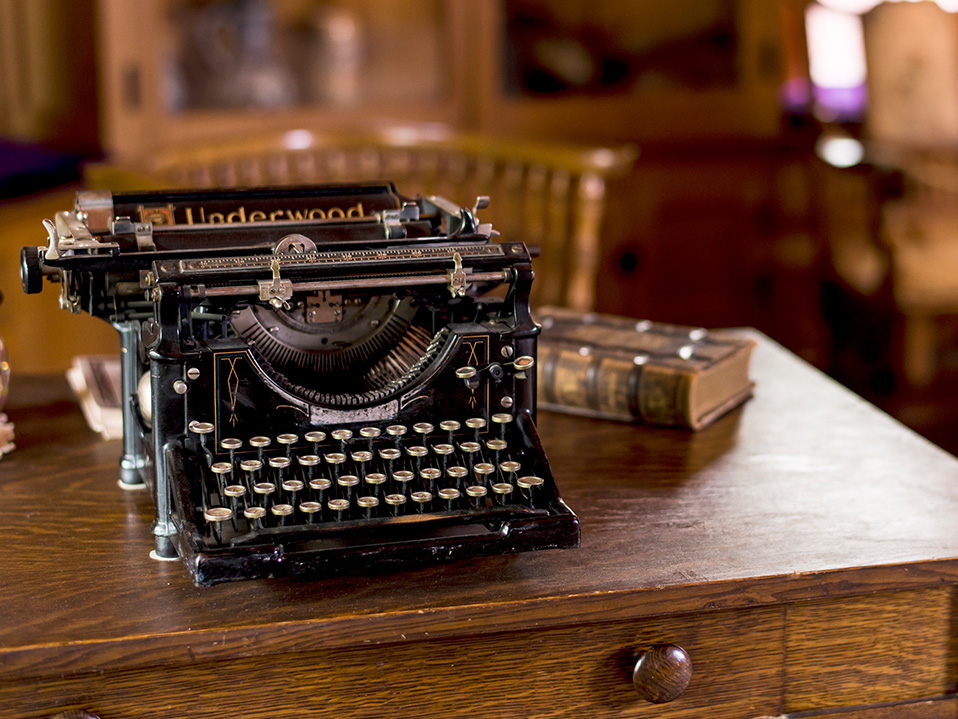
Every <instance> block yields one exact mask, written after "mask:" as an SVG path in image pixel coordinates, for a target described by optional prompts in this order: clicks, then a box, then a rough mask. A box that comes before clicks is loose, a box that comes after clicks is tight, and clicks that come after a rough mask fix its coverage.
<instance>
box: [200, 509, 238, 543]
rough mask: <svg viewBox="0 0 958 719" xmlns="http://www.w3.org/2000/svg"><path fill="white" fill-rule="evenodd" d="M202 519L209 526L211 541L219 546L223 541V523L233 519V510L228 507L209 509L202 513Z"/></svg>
mask: <svg viewBox="0 0 958 719" xmlns="http://www.w3.org/2000/svg"><path fill="white" fill-rule="evenodd" d="M203 517H204V519H206V521H207V523H208V524H209V525H210V533H211V535H212V537H213V540H214V541H215V542H216V543H217V544H220V543H222V541H223V529H222V524H223V522H228V521H230V520H231V519H233V510H232V509H230V508H229V507H210V508H209V509H207V510H206V511H205V512H203Z"/></svg>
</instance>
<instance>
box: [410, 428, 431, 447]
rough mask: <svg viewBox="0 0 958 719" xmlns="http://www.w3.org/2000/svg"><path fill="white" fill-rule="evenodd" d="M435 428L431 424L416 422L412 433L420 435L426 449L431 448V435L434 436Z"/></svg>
mask: <svg viewBox="0 0 958 719" xmlns="http://www.w3.org/2000/svg"><path fill="white" fill-rule="evenodd" d="M434 429H435V427H433V426H432V425H431V424H429V422H416V424H414V425H413V426H412V431H413V432H415V433H416V434H418V435H419V438H420V440H422V444H423V446H424V447H428V446H429V435H430V434H432V432H433V430H434Z"/></svg>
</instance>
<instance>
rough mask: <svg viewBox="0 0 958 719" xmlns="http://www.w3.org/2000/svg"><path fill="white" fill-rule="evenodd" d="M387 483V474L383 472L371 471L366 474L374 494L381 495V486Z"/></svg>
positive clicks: (367, 481) (375, 495) (367, 482)
mask: <svg viewBox="0 0 958 719" xmlns="http://www.w3.org/2000/svg"><path fill="white" fill-rule="evenodd" d="M385 483H386V475H385V474H383V473H382V472H370V473H369V474H367V475H366V484H368V485H369V486H370V488H371V489H372V490H373V496H374V497H378V496H379V488H380V487H381V486H382V485H383V484H385Z"/></svg>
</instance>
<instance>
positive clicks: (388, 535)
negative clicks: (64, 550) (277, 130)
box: [21, 183, 579, 585]
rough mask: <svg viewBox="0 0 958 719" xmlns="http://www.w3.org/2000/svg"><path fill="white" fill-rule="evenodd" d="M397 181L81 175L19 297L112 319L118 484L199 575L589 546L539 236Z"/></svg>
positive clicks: (160, 548) (303, 570) (162, 541)
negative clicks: (558, 478) (567, 478)
mask: <svg viewBox="0 0 958 719" xmlns="http://www.w3.org/2000/svg"><path fill="white" fill-rule="evenodd" d="M487 202H488V200H487V198H479V201H477V205H476V207H475V208H473V209H472V210H470V209H466V208H461V207H459V206H457V205H454V204H453V203H450V202H449V201H447V200H445V199H442V198H439V197H426V198H416V199H408V198H404V197H402V196H400V195H399V194H398V193H397V190H396V188H395V186H393V185H392V184H389V183H382V184H360V185H348V186H345V185H328V186H326V185H324V186H315V187H297V188H264V189H235V190H210V191H206V190H203V191H175V192H150V193H137V194H122V195H121V194H116V195H114V194H112V193H109V192H100V191H90V192H79V193H78V194H77V198H76V204H75V207H74V209H73V210H72V211H64V212H59V213H57V215H56V217H55V219H54V220H52V221H51V220H46V221H44V225H45V227H46V230H47V234H48V238H47V243H46V245H45V246H39V247H25V248H23V250H22V252H21V274H22V281H23V286H24V290H25V291H26V292H28V293H35V292H39V291H40V290H41V288H42V285H43V280H44V278H47V279H49V280H52V281H55V282H58V283H59V291H60V304H61V306H62V307H63V308H65V309H67V310H69V311H71V312H87V313H89V314H90V315H95V316H97V317H100V318H102V319H105V320H107V321H108V322H110V323H112V324H113V325H114V326H115V327H116V328H117V329H118V330H119V333H120V338H121V346H122V395H123V397H124V398H125V402H124V408H123V410H124V438H123V455H122V458H121V461H120V483H121V485H124V486H136V485H142V484H146V485H147V486H148V487H149V488H150V491H151V492H152V496H153V499H154V504H155V510H156V518H155V521H154V523H153V527H152V531H153V534H154V537H155V550H154V551H153V552H152V555H153V556H154V557H156V558H175V557H176V556H179V557H181V558H182V559H183V561H184V562H185V564H186V566H187V567H188V569H189V571H190V573H191V575H192V578H193V580H194V581H195V582H196V583H198V584H204V585H205V584H214V583H217V582H223V581H230V580H238V579H250V578H262V577H272V576H293V575H311V576H322V575H323V574H326V573H330V572H335V571H341V570H343V569H346V570H356V569H360V570H362V569H365V568H368V567H374V566H376V567H382V566H390V565H403V564H410V563H415V562H421V561H434V560H439V559H453V558H460V557H471V556H479V555H488V554H499V553H506V552H518V551H524V550H535V549H545V548H568V547H574V546H577V544H578V541H579V527H578V521H577V518H576V516H575V514H574V513H573V512H572V511H571V510H570V509H569V507H568V506H567V505H566V504H565V503H564V501H563V500H562V499H561V497H560V496H559V492H558V489H557V487H556V484H555V481H554V479H553V476H552V473H551V471H550V469H549V465H548V462H547V460H546V455H545V452H544V451H543V448H542V445H541V443H540V441H539V438H538V436H537V433H536V426H535V401H536V394H535V388H536V378H535V357H536V337H537V333H538V331H539V330H538V327H537V326H536V325H535V323H534V322H533V320H532V317H531V315H530V311H529V290H530V286H531V283H532V277H533V273H532V266H531V262H530V255H529V251H528V249H527V248H526V246H525V245H524V244H523V243H522V242H499V241H495V237H496V235H497V233H495V232H494V231H493V230H492V228H491V227H490V226H488V225H484V224H480V223H479V222H478V221H477V212H478V210H479V209H483V208H484V207H485V206H486V204H487Z"/></svg>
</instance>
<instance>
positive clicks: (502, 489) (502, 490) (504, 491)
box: [492, 482, 512, 505]
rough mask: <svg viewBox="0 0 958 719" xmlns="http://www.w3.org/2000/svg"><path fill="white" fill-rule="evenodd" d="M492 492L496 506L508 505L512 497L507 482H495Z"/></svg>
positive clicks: (510, 487) (509, 485)
mask: <svg viewBox="0 0 958 719" xmlns="http://www.w3.org/2000/svg"><path fill="white" fill-rule="evenodd" d="M492 491H493V493H494V494H495V495H496V502H497V503H498V504H500V505H504V504H508V503H509V497H510V496H511V495H512V485H511V484H509V483H508V482H496V483H495V484H494V485H492Z"/></svg>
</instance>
